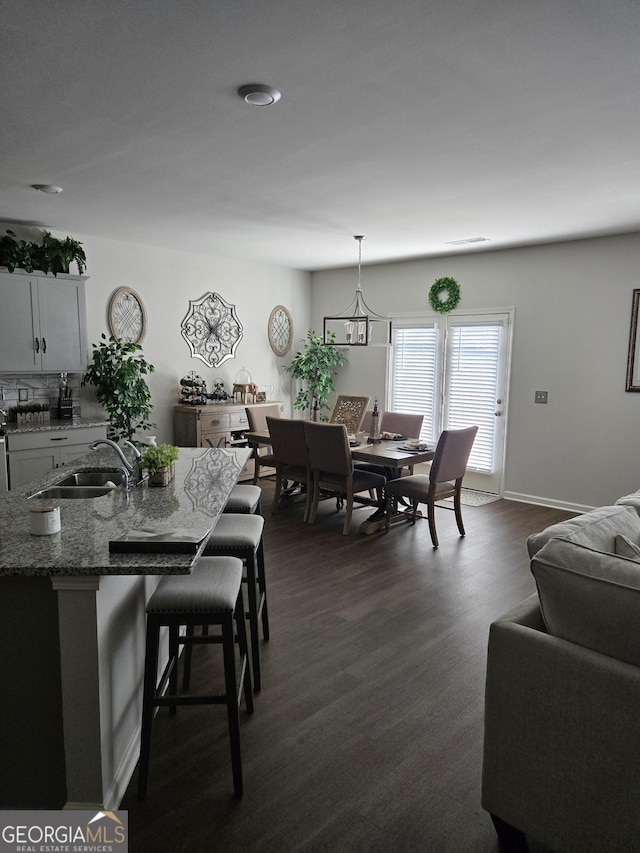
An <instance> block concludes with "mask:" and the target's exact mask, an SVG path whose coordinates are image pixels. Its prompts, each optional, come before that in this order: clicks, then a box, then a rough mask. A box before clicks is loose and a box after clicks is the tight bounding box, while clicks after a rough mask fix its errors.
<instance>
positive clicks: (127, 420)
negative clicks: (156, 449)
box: [82, 334, 155, 441]
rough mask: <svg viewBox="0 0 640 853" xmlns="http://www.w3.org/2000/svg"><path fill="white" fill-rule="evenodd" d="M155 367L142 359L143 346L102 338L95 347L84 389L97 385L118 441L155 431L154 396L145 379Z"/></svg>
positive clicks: (110, 433)
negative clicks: (141, 432)
mask: <svg viewBox="0 0 640 853" xmlns="http://www.w3.org/2000/svg"><path fill="white" fill-rule="evenodd" d="M154 369H155V368H154V367H153V365H152V364H149V363H148V362H147V361H146V360H145V358H144V356H143V355H142V347H141V346H140V344H134V343H130V342H125V341H121V340H119V339H118V338H114V337H113V336H111V337H109V338H108V339H107V336H106V335H104V334H103V335H102V340H101V342H100V343H99V344H93V360H92V362H91V364H90V365H89V367H88V368H87V372H86V373H85V374H84V376H83V377H82V386H83V387H84V386H85V385H87V384H89V385H93V386H94V388H95V389H96V397H97V399H98V402H99V403H100V404H101V405H102V406H103V407H104V408H105V409H106V411H107V414H108V415H109V429H108V430H107V434H108V436H109V438H111V439H113V440H114V441H119V440H120V439H121V438H122V439H125V438H127V439H129V441H131V440H132V439H133V435H134V433H135V432H137V431H138V430H140V431H145V430H149V429H154V428H155V424H153V423H151V422H150V421H149V417H150V416H151V409H152V405H151V392H150V391H149V386H148V385H147V383H146V380H145V378H144V377H145V375H146V374H148V373H153V371H154Z"/></svg>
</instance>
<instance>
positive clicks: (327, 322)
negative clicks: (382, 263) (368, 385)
mask: <svg viewBox="0 0 640 853" xmlns="http://www.w3.org/2000/svg"><path fill="white" fill-rule="evenodd" d="M353 239H354V240H357V241H358V283H357V285H356V295H355V297H354V300H353V302H352V303H351V305H349V307H348V308H346V309H345V310H344V311H343V312H342V313H341V314H336V315H334V316H328V317H325V318H324V334H323V340H324V342H325V344H330V345H331V344H337V345H338V346H349V347H388V346H391V334H392V328H391V320H390V319H389V317H383V316H382V315H381V314H376V312H375V311H372V309H371V308H369V306H368V305H367V303H366V302H365V300H364V296H363V294H362V282H361V268H362V241H363V240H366V239H367V238H366V237H365V236H364V234H357V235H355V236H354V238H353Z"/></svg>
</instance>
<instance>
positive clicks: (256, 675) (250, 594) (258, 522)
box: [204, 513, 269, 691]
mask: <svg viewBox="0 0 640 853" xmlns="http://www.w3.org/2000/svg"><path fill="white" fill-rule="evenodd" d="M263 530H264V518H263V517H262V516H261V515H246V514H244V515H243V514H240V513H223V514H222V515H221V516H220V517H219V518H218V521H217V523H216V526H215V527H214V528H213V531H212V532H211V533H210V535H209V541H208V542H207V544H206V547H205V549H204V555H205V556H206V557H222V556H229V557H239V558H240V559H241V560H242V561H243V562H244V564H245V566H246V573H245V577H244V578H243V580H244V582H245V583H246V585H247V609H246V617H247V620H248V621H249V636H250V638H251V666H252V669H253V689H254V690H255V691H258V690H260V687H261V678H260V636H259V623H260V619H262V636H263V638H264V640H265V641H268V639H269V614H268V611H267V581H266V576H265V570H264V547H263V542H262V533H263Z"/></svg>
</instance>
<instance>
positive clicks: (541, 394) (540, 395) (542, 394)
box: [536, 391, 548, 403]
mask: <svg viewBox="0 0 640 853" xmlns="http://www.w3.org/2000/svg"><path fill="white" fill-rule="evenodd" d="M547 393H548V392H547V391H536V403H546V402H547Z"/></svg>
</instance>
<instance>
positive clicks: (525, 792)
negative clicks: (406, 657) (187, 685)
mask: <svg viewBox="0 0 640 853" xmlns="http://www.w3.org/2000/svg"><path fill="white" fill-rule="evenodd" d="M639 709H640V667H638V666H635V665H633V664H630V663H625V662H624V661H621V660H618V659H616V658H612V657H608V656H607V655H604V654H601V653H599V652H596V651H592V650H591V649H588V648H584V647H583V646H579V645H577V644H575V643H571V642H567V641H566V640H561V639H559V638H557V637H554V636H551V635H549V634H548V633H547V632H546V630H545V627H544V622H543V619H542V613H541V610H540V605H539V601H538V596H537V595H533V596H531V598H528V599H526V600H525V601H524V602H522V603H521V604H520V605H519V606H518V607H516V608H515V609H514V610H512V611H511V612H510V613H508V614H507V615H505V616H504V617H502V618H501V619H498V620H496V621H495V622H494V623H493V624H492V626H491V629H490V634H489V652H488V658H487V681H486V694H485V735H484V760H483V769H482V805H483V807H484V808H485V809H486V810H487V811H488V812H490V814H491V817H492V819H493V821H494V825H495V827H496V831H497V833H498V838H499V839H500V843H501V849H502V850H504V851H513V853H516V851H526V850H527V849H528V848H527V844H526V836H528V837H529V838H531V839H535V840H536V841H538V842H542V843H543V844H545V845H546V846H547V847H549V848H550V850H554V851H563V853H623V851H628V853H631V851H633V850H637V849H638V846H639V844H640V809H638V792H639V791H640V727H639V726H638V711H639Z"/></svg>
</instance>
